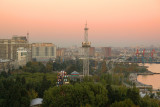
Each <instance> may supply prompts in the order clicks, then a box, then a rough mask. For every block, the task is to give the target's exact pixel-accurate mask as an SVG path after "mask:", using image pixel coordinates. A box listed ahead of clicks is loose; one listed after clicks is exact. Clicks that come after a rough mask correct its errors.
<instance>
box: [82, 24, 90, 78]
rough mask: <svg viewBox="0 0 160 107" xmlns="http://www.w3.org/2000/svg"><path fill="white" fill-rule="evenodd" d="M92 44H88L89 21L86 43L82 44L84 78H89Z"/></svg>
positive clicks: (85, 29) (85, 31)
mask: <svg viewBox="0 0 160 107" xmlns="http://www.w3.org/2000/svg"><path fill="white" fill-rule="evenodd" d="M90 46H91V43H90V42H88V28H87V21H86V24H85V28H84V42H82V48H83V56H84V58H83V76H89V48H90Z"/></svg>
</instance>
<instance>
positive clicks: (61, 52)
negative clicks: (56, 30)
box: [56, 48, 66, 57]
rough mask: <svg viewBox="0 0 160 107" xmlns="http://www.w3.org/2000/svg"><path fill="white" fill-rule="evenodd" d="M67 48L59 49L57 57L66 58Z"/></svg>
mask: <svg viewBox="0 0 160 107" xmlns="http://www.w3.org/2000/svg"><path fill="white" fill-rule="evenodd" d="M65 51H66V48H58V49H57V51H56V55H57V57H64V55H65Z"/></svg>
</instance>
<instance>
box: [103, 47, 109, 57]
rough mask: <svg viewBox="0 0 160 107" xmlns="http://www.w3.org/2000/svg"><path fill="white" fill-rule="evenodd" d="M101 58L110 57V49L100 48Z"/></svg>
mask: <svg viewBox="0 0 160 107" xmlns="http://www.w3.org/2000/svg"><path fill="white" fill-rule="evenodd" d="M102 57H103V58H108V57H111V47H102Z"/></svg>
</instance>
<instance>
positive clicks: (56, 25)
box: [0, 0, 160, 46]
mask: <svg viewBox="0 0 160 107" xmlns="http://www.w3.org/2000/svg"><path fill="white" fill-rule="evenodd" d="M86 20H87V21H88V27H89V28H90V30H89V41H91V42H92V45H93V46H137V45H150V44H154V45H160V43H159V41H160V0H0V39H2V38H10V37H11V36H12V35H26V32H27V31H29V32H30V40H31V42H52V43H54V44H56V45H58V46H72V45H78V46H80V45H81V42H82V41H83V34H84V31H83V28H84V24H85V21H86Z"/></svg>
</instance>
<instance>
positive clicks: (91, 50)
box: [89, 47, 95, 57]
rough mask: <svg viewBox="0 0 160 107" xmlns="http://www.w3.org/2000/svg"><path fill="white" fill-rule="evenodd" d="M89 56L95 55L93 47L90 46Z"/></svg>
mask: <svg viewBox="0 0 160 107" xmlns="http://www.w3.org/2000/svg"><path fill="white" fill-rule="evenodd" d="M89 56H90V57H94V56H95V47H90V48H89Z"/></svg>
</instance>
